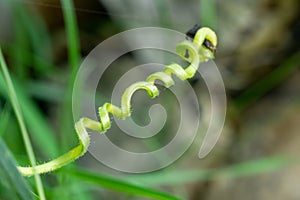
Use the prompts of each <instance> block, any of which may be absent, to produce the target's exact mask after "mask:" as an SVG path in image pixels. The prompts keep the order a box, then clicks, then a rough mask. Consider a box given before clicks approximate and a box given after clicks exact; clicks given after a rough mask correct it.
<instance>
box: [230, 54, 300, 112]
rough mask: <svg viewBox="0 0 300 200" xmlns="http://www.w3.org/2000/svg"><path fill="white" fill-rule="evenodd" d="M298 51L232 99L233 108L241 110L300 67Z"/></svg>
mask: <svg viewBox="0 0 300 200" xmlns="http://www.w3.org/2000/svg"><path fill="white" fill-rule="evenodd" d="M299 63H300V51H299V52H297V53H296V54H294V55H293V56H292V57H290V58H288V59H287V60H286V61H285V62H284V63H282V64H281V65H279V66H278V67H277V68H276V69H274V70H273V71H272V72H271V73H269V74H268V75H266V76H265V77H264V78H263V79H261V80H259V81H258V82H257V83H255V84H254V85H252V86H250V88H249V89H247V90H246V91H245V92H243V93H242V94H241V95H240V96H238V97H237V98H236V99H235V100H234V106H235V109H236V110H237V111H238V112H242V111H243V110H245V109H246V108H247V107H249V106H250V105H252V104H253V103H254V102H255V101H257V100H258V99H259V98H261V97H262V96H263V95H264V94H266V93H267V92H268V91H270V90H271V89H272V88H274V87H275V86H277V85H278V84H280V83H281V82H282V81H284V80H285V79H286V78H287V77H288V76H290V75H291V74H292V73H293V72H294V71H296V70H297V68H299V67H300V65H299Z"/></svg>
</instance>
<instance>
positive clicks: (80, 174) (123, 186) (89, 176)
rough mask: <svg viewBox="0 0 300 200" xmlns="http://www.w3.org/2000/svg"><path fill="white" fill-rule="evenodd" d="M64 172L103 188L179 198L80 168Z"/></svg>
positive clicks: (152, 196) (160, 197)
mask: <svg viewBox="0 0 300 200" xmlns="http://www.w3.org/2000/svg"><path fill="white" fill-rule="evenodd" d="M63 172H64V173H68V174H70V175H72V176H74V177H77V178H78V179H80V180H84V181H88V182H90V183H94V184H97V185H100V186H102V187H104V188H108V189H111V190H115V191H119V192H123V193H127V194H133V195H138V196H145V197H151V198H153V199H160V200H178V199H179V198H177V197H174V196H171V195H169V194H166V193H163V192H160V191H157V190H154V189H150V188H147V187H142V186H138V185H135V184H132V183H129V182H126V181H123V180H119V179H115V178H111V177H106V176H103V175H100V174H96V173H92V172H87V171H84V170H82V169H68V170H63Z"/></svg>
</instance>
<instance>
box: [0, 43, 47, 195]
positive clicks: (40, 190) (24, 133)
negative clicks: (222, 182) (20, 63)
mask: <svg viewBox="0 0 300 200" xmlns="http://www.w3.org/2000/svg"><path fill="white" fill-rule="evenodd" d="M0 65H1V72H2V74H3V76H4V79H5V83H6V88H7V92H8V95H9V97H10V102H11V104H12V107H13V110H14V112H15V114H16V118H17V121H18V123H19V126H20V129H21V133H22V137H23V141H24V144H25V148H26V152H27V154H28V157H29V160H30V164H31V166H32V167H35V163H36V160H35V156H34V153H33V149H32V145H31V142H30V139H29V136H28V133H27V129H26V126H25V122H24V120H23V116H22V113H21V109H20V105H19V102H18V99H17V96H16V92H15V90H14V87H13V83H12V81H11V78H10V75H9V73H8V69H7V66H6V63H5V60H4V57H3V54H2V50H1V47H0ZM34 179H35V182H36V186H37V190H38V194H39V197H40V199H42V200H44V199H45V193H44V188H43V184H42V181H41V177H40V176H39V175H38V174H36V173H35V174H34Z"/></svg>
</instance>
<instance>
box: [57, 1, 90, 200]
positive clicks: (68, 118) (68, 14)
mask: <svg viewBox="0 0 300 200" xmlns="http://www.w3.org/2000/svg"><path fill="white" fill-rule="evenodd" d="M60 2H61V5H62V11H63V16H64V22H65V27H66V38H67V42H68V57H69V66H70V68H71V75H70V77H69V82H68V87H67V91H66V96H65V100H64V103H63V108H62V118H61V122H60V124H61V125H62V126H61V127H60V132H61V133H62V134H61V135H62V138H61V141H62V146H63V147H64V148H65V147H68V146H69V145H70V141H72V140H71V138H73V139H74V140H75V139H76V136H75V135H76V134H75V130H74V123H73V121H74V120H73V116H72V91H73V84H74V81H75V78H76V73H77V69H78V67H79V61H80V48H79V34H78V29H77V21H76V15H75V9H74V4H73V0H61V1H60ZM77 93H78V92H77ZM75 112H76V111H75ZM76 113H77V112H76ZM66 132H67V134H66ZM71 165H72V164H71ZM63 181H64V182H65V183H66V182H67V184H72V182H73V181H74V180H72V179H68V178H67V177H65V176H64V179H63ZM78 187H79V186H77V185H76V186H74V188H72V189H73V190H72V191H69V193H72V192H73V193H76V198H77V199H84V200H86V199H90V197H89V196H88V194H82V193H80V192H79V191H80V188H78ZM65 197H68V192H66V193H65Z"/></svg>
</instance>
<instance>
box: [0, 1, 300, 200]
mask: <svg viewBox="0 0 300 200" xmlns="http://www.w3.org/2000/svg"><path fill="white" fill-rule="evenodd" d="M299 4H300V2H299V1H298V0H253V1H246V0H242V1H234V0H225V1H217V0H191V1H180V0H174V1H167V0H153V1H147V0H131V1H129V0H126V1H124V0H123V1H122V0H99V1H97V0H86V1H79V0H74V1H71V0H66V1H63V0H62V1H58V0H51V1H50V0H0V45H1V49H2V51H3V54H4V56H5V59H6V62H7V65H8V68H9V72H10V75H11V77H12V79H13V82H14V86H15V88H16V91H17V97H18V101H19V103H20V105H21V108H22V113H23V116H24V120H25V122H26V126H27V128H28V131H29V134H30V139H31V141H32V146H33V149H34V152H35V156H36V159H37V161H38V163H43V162H46V161H49V160H51V158H55V157H57V156H59V155H62V154H63V153H65V152H67V151H68V150H70V149H71V148H73V147H74V146H76V145H77V144H78V140H77V136H76V133H75V131H74V128H73V126H74V120H73V116H72V89H73V83H74V80H75V76H76V72H77V69H78V68H79V66H80V63H81V62H82V60H83V59H84V58H85V57H86V56H87V55H88V54H89V52H90V51H91V50H92V49H93V48H95V47H96V46H97V45H98V44H99V43H101V42H102V41H104V40H105V39H107V38H109V37H110V36H113V35H115V34H118V33H120V32H122V31H125V30H128V29H132V28H137V27H147V26H155V27H163V28H170V29H173V30H176V31H179V32H182V33H185V32H187V31H188V30H189V29H191V28H192V27H193V26H194V25H195V24H201V25H202V26H208V27H210V28H212V29H213V30H215V32H216V33H217V35H218V40H219V41H218V47H217V48H218V49H217V52H216V59H215V62H216V64H217V66H218V68H219V70H220V72H221V74H222V77H223V80H224V84H225V88H226V94H227V101H228V102H227V106H228V107H227V116H226V122H225V126H224V129H223V132H222V135H221V138H220V139H219V141H218V143H217V144H216V146H215V148H214V149H213V151H212V152H211V153H210V154H209V155H208V156H207V157H205V158H204V159H201V160H200V159H198V157H197V154H198V150H199V145H200V144H201V141H202V138H203V135H202V136H201V134H199V135H200V136H199V137H197V138H196V140H195V141H194V143H193V144H192V146H191V147H190V148H189V150H188V151H187V152H186V153H185V154H184V155H183V156H182V157H181V158H180V159H179V160H177V161H176V162H175V163H173V164H172V165H171V166H169V167H167V168H165V169H163V170H159V171H156V172H151V173H146V174H140V175H132V174H125V173H121V172H118V171H115V170H112V169H110V168H108V167H106V166H105V165H103V164H101V163H100V162H99V161H97V160H96V159H95V158H94V157H93V156H92V155H90V154H89V153H86V154H85V155H84V156H83V157H81V158H80V159H78V160H77V161H76V162H74V163H72V164H70V165H68V166H66V167H63V168H62V169H60V170H58V171H55V172H53V173H48V174H46V175H42V176H41V178H42V183H43V188H44V190H45V196H46V197H47V199H88V200H89V199H91V200H92V199H120V200H123V199H151V197H152V198H154V199H172V198H171V197H163V196H164V195H163V194H160V193H159V194H156V193H155V192H157V191H160V192H162V193H168V194H171V195H173V196H176V197H178V198H180V199H191V200H198V199H205V200H214V199H245V200H247V199H278V200H279V199H291V200H293V199H299V198H300V190H299V187H300V181H299V178H298V177H299V176H300V165H299V162H298V158H299V154H300V153H299V152H300V135H299V130H300V123H299V122H300V116H299V112H300V94H299V91H300V73H299V71H298V67H299V66H300V51H299V50H300V40H299V36H300V9H299V8H300V6H299ZM137 55H139V56H137ZM137 55H135V54H128V55H125V56H123V57H121V58H120V60H118V62H117V63H115V64H114V66H115V67H112V68H110V71H109V72H107V75H105V76H103V78H102V79H101V83H103V84H102V85H101V86H99V91H98V95H99V99H97V100H98V101H97V105H96V106H101V105H102V104H103V103H104V102H107V101H110V98H111V90H112V88H113V85H114V84H115V83H116V82H117V80H118V77H120V76H121V75H122V74H123V73H125V72H126V71H128V70H130V68H131V67H133V66H135V65H137V64H140V63H143V62H142V61H141V60H140V59H141V58H140V57H141V54H137ZM143 55H144V57H145V58H144V59H145V60H147V61H149V58H147V56H145V55H147V52H144V53H143ZM165 62H166V63H171V62H172V59H170V58H168V56H166V60H165ZM190 83H191V85H192V86H193V88H194V90H195V92H196V93H197V96H198V98H199V102H200V111H201V120H202V126H204V127H205V126H207V123H208V122H209V121H208V120H209V116H210V110H209V109H208V108H209V106H210V102H209V101H210V99H209V94H208V92H207V88H206V86H205V83H204V82H203V80H202V79H201V76H200V75H197V76H196V77H195V78H193V79H191V80H190ZM174 87H176V85H175V86H174ZM160 89H161V90H163V91H164V92H163V93H162V97H159V99H160V100H156V102H155V103H161V104H162V105H165V107H166V110H167V111H168V112H170V113H168V115H169V116H173V117H172V118H171V119H169V121H168V123H166V127H164V128H163V129H162V130H161V133H160V134H159V136H158V137H157V138H155V139H154V140H153V141H148V142H149V144H150V145H153V146H150V147H151V149H155V148H156V147H157V146H155V145H162V144H165V143H166V142H167V141H168V140H169V138H170V137H171V136H172V134H171V133H170V132H171V130H173V128H174V127H175V128H176V126H177V124H178V122H177V120H178V118H177V117H176V116H177V114H178V113H177V112H176V109H175V110H174V107H177V106H178V103H177V102H176V99H174V96H173V95H172V94H171V93H170V92H169V91H168V90H166V89H164V88H163V87H160ZM6 91H7V88H6V87H5V84H4V80H3V77H2V76H0V137H1V140H2V142H1V154H2V155H1V158H0V159H1V160H2V161H1V163H2V164H1V165H0V166H1V169H0V175H1V176H0V177H1V179H0V186H1V187H0V199H26V198H24V196H23V195H22V194H23V193H22V192H20V191H26V190H28V188H30V190H31V191H32V193H30V194H31V195H32V194H33V195H32V196H31V197H32V199H35V198H36V199H39V198H38V197H37V196H36V195H38V194H37V189H36V184H35V181H34V179H33V178H25V179H23V178H21V177H19V178H20V180H21V182H22V183H24V184H20V183H15V182H14V181H12V180H13V179H14V178H12V177H15V176H16V177H18V176H19V175H18V174H17V173H16V174H13V171H14V170H13V169H12V168H14V167H13V166H12V168H5V166H8V165H7V163H6V158H5V157H4V155H6V154H5V152H10V153H11V155H12V156H13V157H14V160H15V161H16V162H17V163H18V164H19V165H22V166H28V165H30V163H29V161H28V157H27V154H26V151H25V147H24V142H23V139H22V136H21V133H20V128H19V125H18V123H17V120H16V117H15V114H14V112H13V109H12V106H11V103H10V101H9V99H8V97H7V92H6ZM142 96H143V97H142ZM146 99H147V100H146ZM151 102H152V100H149V99H148V97H145V94H144V93H143V94H141V95H139V94H138V96H137V98H136V99H135V100H134V104H133V105H134V106H133V110H134V113H133V119H135V120H136V122H137V123H138V124H141V125H145V124H147V123H148V122H149V117H148V109H147V108H148V107H147V105H148V104H151ZM170 102H174V103H170ZM190 106H191V107H192V106H193V105H190ZM112 124H113V127H112V131H111V132H110V135H111V138H112V140H114V141H115V142H116V143H117V142H120V141H121V142H122V145H124V147H130V146H131V145H132V143H128V144H126V142H124V138H123V137H122V133H120V131H119V130H118V129H117V128H116V125H115V123H114V122H112ZM200 129H201V128H200ZM187 131H188V130H187ZM114 133H115V134H114ZM2 143H3V144H2ZM139 144H140V143H139ZM148 147H149V145H148ZM141 148H142V147H141ZM138 150H140V151H142V150H141V149H138ZM7 162H8V161H7ZM12 162H14V161H12ZM124 184H125V185H126V184H127V185H126V186H124ZM149 188H151V189H149ZM141 191H146V192H144V193H143V192H141ZM147 192H148V193H147ZM151 194H152V196H151ZM154 194H156V195H157V196H155V195H154ZM29 196H30V195H29ZM29 199H30V198H29Z"/></svg>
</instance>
